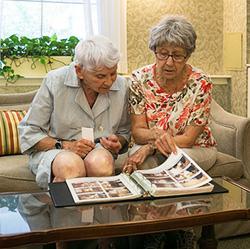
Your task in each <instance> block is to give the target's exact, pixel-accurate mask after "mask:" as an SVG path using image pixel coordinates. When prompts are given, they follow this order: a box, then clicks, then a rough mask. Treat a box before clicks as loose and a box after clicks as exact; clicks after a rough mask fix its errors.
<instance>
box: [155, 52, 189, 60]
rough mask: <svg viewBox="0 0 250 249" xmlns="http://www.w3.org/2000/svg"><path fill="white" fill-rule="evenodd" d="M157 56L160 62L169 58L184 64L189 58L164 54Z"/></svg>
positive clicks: (157, 53) (156, 54)
mask: <svg viewBox="0 0 250 249" xmlns="http://www.w3.org/2000/svg"><path fill="white" fill-rule="evenodd" d="M155 56H156V58H157V59H158V60H167V59H168V58H169V57H172V59H173V61H175V62H183V61H184V60H185V59H186V58H187V56H184V55H182V54H162V53H159V52H155Z"/></svg>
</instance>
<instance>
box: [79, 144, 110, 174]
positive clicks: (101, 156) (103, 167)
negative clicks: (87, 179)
mask: <svg viewBox="0 0 250 249" xmlns="http://www.w3.org/2000/svg"><path fill="white" fill-rule="evenodd" d="M84 164H85V168H86V174H87V176H110V175H112V174H113V173H114V159H113V156H112V155H111V153H110V152H109V151H108V150H106V149H104V148H95V149H94V150H92V151H91V152H89V154H88V155H87V156H86V157H85V159H84Z"/></svg>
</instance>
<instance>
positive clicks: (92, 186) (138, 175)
mask: <svg viewBox="0 0 250 249" xmlns="http://www.w3.org/2000/svg"><path fill="white" fill-rule="evenodd" d="M211 180H212V178H211V177H210V176H209V175H208V174H207V173H206V172H205V171H204V170H202V169H201V168H200V167H199V166H198V165H197V163H195V162H194V161H193V160H192V159H191V158H190V157H189V156H188V155H187V154H186V153H184V151H182V150H181V149H179V148H178V150H177V154H173V153H172V154H171V155H170V156H169V157H168V158H167V160H166V161H165V162H164V163H162V164H161V165H159V166H158V167H156V168H153V169H147V170H136V171H134V172H133V173H132V174H131V175H128V174H125V173H121V174H119V175H116V176H109V177H81V178H73V179H68V180H66V184H67V186H68V188H69V191H70V193H71V195H72V197H73V200H74V202H75V203H76V204H80V203H95V202H110V201H121V200H131V199H136V198H140V197H149V196H152V197H164V196H178V195H189V194H198V193H206V192H211V191H212V190H213V187H214V186H213V184H211V183H210V182H211Z"/></svg>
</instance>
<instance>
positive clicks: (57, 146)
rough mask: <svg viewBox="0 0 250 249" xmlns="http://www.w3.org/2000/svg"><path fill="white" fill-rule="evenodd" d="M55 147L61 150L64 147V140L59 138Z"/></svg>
mask: <svg viewBox="0 0 250 249" xmlns="http://www.w3.org/2000/svg"><path fill="white" fill-rule="evenodd" d="M55 148H56V149H58V150H61V149H62V148H63V144H62V140H60V139H57V140H56V143H55Z"/></svg>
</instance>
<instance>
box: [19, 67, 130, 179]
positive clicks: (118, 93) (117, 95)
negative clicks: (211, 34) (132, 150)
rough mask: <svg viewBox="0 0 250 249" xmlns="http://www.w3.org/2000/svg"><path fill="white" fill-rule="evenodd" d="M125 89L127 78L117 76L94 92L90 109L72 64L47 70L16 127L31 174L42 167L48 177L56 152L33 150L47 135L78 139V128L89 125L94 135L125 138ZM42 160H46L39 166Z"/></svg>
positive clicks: (79, 132)
mask: <svg viewBox="0 0 250 249" xmlns="http://www.w3.org/2000/svg"><path fill="white" fill-rule="evenodd" d="M128 89H129V88H128V82H127V80H126V79H125V78H123V77H121V76H118V77H117V79H116V81H115V82H114V83H113V85H112V87H111V89H110V91H109V92H108V93H106V94H99V95H98V97H97V100H96V102H95V104H94V106H93V107H92V109H91V108H90V107H89V104H88V102H87V99H86V97H85V94H84V93H83V90H82V88H81V86H80V84H79V81H78V78H77V75H76V73H75V68H74V64H73V63H72V64H71V65H69V66H66V67H62V68H59V69H57V70H53V71H51V72H49V73H48V75H47V77H46V78H45V79H44V81H43V83H42V85H41V87H40V89H39V90H38V92H37V94H36V96H35V98H34V100H33V102H32V104H31V107H30V109H29V111H28V113H27V115H26V116H25V117H24V119H23V120H22V121H21V122H20V124H19V127H18V128H19V136H20V146H21V151H22V152H23V153H26V154H30V163H29V164H30V167H31V170H32V171H33V173H35V174H37V173H38V171H39V167H40V166H41V167H42V168H46V170H45V171H46V172H47V173H46V174H48V177H49V176H50V167H51V162H52V161H53V160H54V157H55V156H56V154H57V153H58V152H60V151H58V150H51V151H48V152H35V151H34V145H35V144H36V143H37V142H39V141H40V140H41V139H43V138H45V137H47V136H51V137H54V138H60V139H65V140H72V139H80V138H81V128H82V127H91V128H94V137H95V138H98V137H102V136H108V135H110V134H119V135H121V136H123V137H124V138H125V139H126V140H127V141H128V140H129V137H130V122H129V120H130V119H129V113H128ZM45 156H46V157H45ZM47 156H48V157H47ZM42 159H43V160H42ZM44 161H47V163H46V165H43V166H42V165H41V162H42V163H43V164H44Z"/></svg>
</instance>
